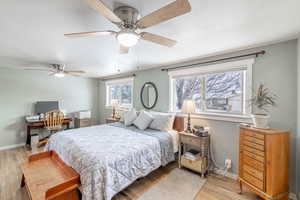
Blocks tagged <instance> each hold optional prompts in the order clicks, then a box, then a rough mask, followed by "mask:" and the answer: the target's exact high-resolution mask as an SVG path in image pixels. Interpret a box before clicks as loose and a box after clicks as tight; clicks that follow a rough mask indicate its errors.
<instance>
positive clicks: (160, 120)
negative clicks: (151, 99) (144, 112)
mask: <svg viewBox="0 0 300 200" xmlns="http://www.w3.org/2000/svg"><path fill="white" fill-rule="evenodd" d="M151 114H152V116H153V118H154V119H153V121H152V122H151V124H150V126H149V127H150V128H152V129H156V130H161V131H171V130H173V124H174V120H175V114H172V113H151Z"/></svg>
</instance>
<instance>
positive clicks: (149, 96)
mask: <svg viewBox="0 0 300 200" xmlns="http://www.w3.org/2000/svg"><path fill="white" fill-rule="evenodd" d="M157 99H158V93H157V89H156V86H155V85H154V83H152V82H147V83H145V84H144V85H143V87H142V90H141V101H142V104H143V106H144V108H146V109H152V108H154V106H155V104H156V102H157Z"/></svg>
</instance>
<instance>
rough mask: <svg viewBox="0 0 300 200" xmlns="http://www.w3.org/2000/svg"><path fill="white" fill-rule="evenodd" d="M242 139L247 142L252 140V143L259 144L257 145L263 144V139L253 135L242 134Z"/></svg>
mask: <svg viewBox="0 0 300 200" xmlns="http://www.w3.org/2000/svg"><path fill="white" fill-rule="evenodd" d="M244 140H247V141H249V142H253V143H255V144H259V145H265V141H264V140H262V139H258V138H255V137H251V136H247V135H245V136H244Z"/></svg>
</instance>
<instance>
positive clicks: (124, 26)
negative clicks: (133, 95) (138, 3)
mask: <svg viewBox="0 0 300 200" xmlns="http://www.w3.org/2000/svg"><path fill="white" fill-rule="evenodd" d="M85 1H86V2H87V3H88V4H89V5H90V6H91V7H93V8H94V9H95V10H97V11H98V12H100V14H101V15H103V16H104V17H106V18H107V19H108V20H110V21H111V22H112V23H114V24H116V25H117V26H118V27H119V28H120V31H119V32H116V31H111V30H105V31H91V32H81V33H69V34H65V36H66V37H87V36H100V35H112V36H115V37H116V38H117V40H118V41H119V43H120V53H128V51H129V48H130V47H133V46H134V45H136V44H137V43H138V41H139V39H143V40H146V41H149V42H153V43H156V44H160V45H163V46H167V47H173V46H174V45H176V43H177V42H176V41H175V40H172V39H169V38H166V37H163V36H160V35H156V34H152V33H148V32H139V29H145V28H148V27H150V26H153V25H156V24H159V23H161V22H164V21H167V20H169V19H172V18H175V17H178V16H180V15H183V14H185V13H188V12H190V11H191V5H190V3H189V2H188V0H176V1H174V2H172V3H170V4H168V5H166V6H165V7H162V8H160V9H158V10H156V11H154V12H152V13H150V14H149V15H146V16H144V17H142V18H141V19H138V18H139V12H138V10H137V9H135V8H133V7H130V6H121V7H118V8H116V9H115V10H114V11H111V10H110V9H109V8H108V7H107V6H106V5H105V4H104V3H103V2H102V1H101V0H85Z"/></svg>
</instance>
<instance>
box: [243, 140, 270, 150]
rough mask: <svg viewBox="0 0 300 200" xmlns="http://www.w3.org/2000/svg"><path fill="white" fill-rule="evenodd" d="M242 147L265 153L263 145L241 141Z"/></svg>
mask: <svg viewBox="0 0 300 200" xmlns="http://www.w3.org/2000/svg"><path fill="white" fill-rule="evenodd" d="M243 145H246V146H248V147H251V148H254V149H257V150H260V151H265V146H264V145H260V144H256V143H254V142H250V141H247V140H243Z"/></svg>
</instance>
